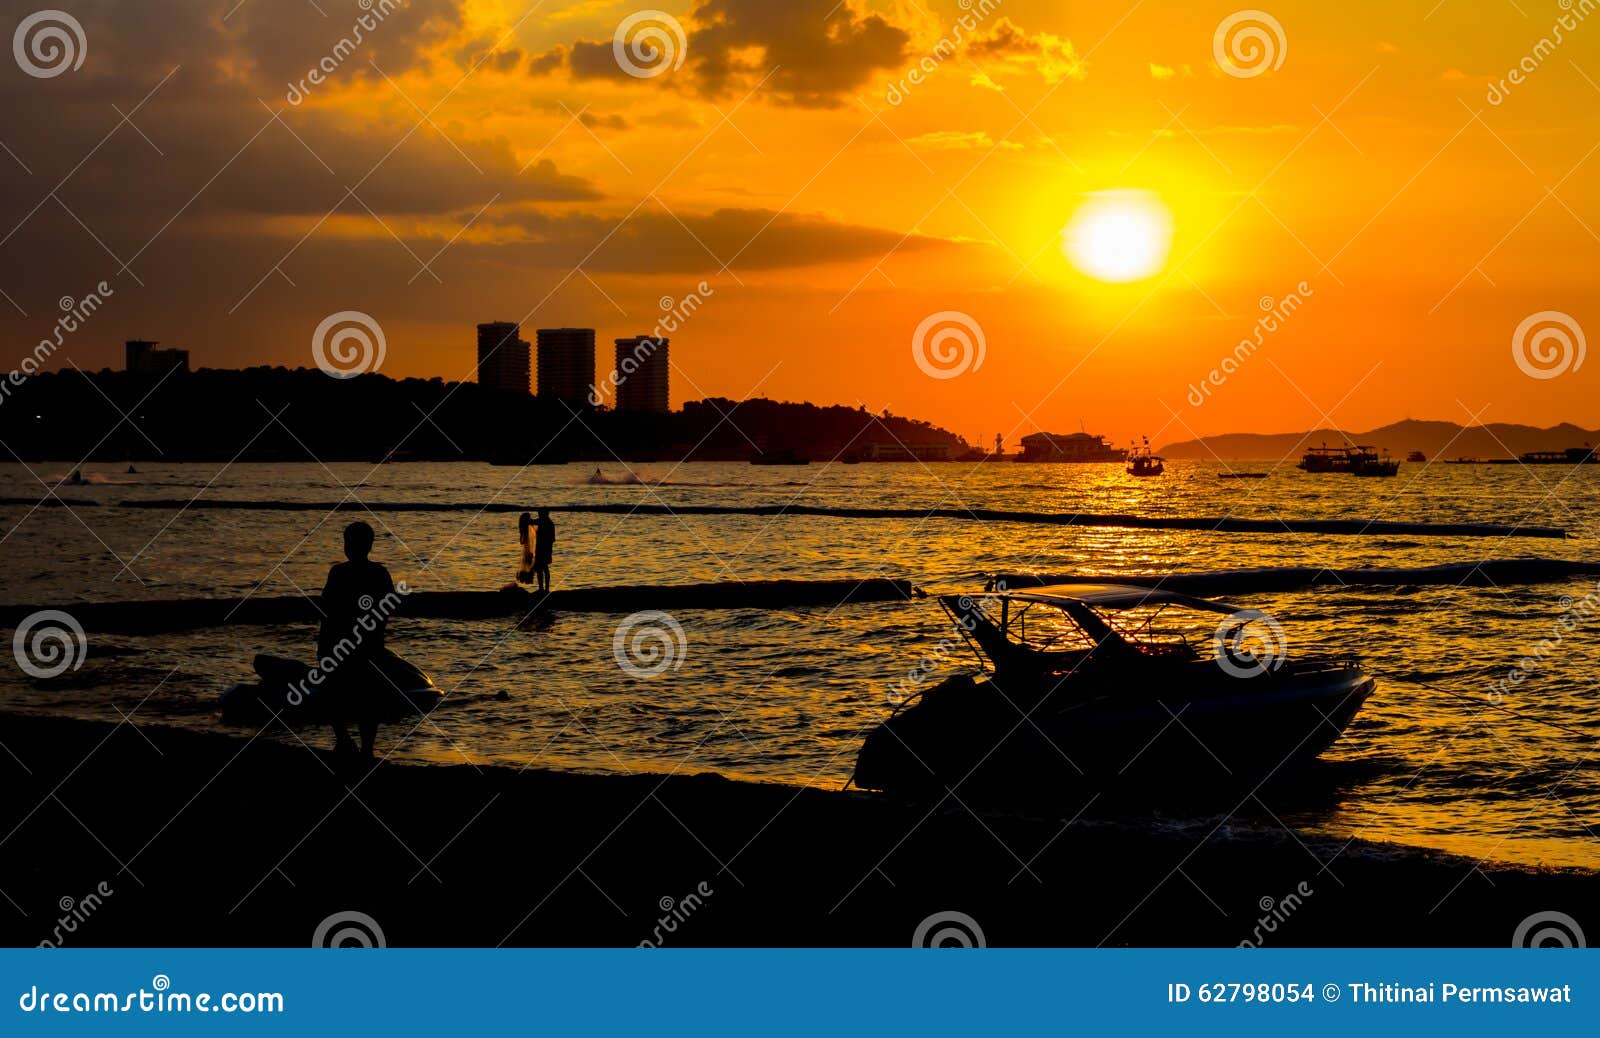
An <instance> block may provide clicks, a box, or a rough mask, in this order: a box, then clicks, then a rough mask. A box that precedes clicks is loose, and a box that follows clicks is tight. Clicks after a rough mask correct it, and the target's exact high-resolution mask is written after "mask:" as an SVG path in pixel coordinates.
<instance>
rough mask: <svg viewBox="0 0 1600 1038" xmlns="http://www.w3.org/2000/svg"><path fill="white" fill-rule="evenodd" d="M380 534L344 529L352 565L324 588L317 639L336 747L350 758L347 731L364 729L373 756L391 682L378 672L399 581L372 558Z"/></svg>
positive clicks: (334, 573)
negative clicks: (381, 699) (384, 687)
mask: <svg viewBox="0 0 1600 1038" xmlns="http://www.w3.org/2000/svg"><path fill="white" fill-rule="evenodd" d="M374 537H375V535H374V534H373V532H372V527H370V526H368V525H367V524H366V523H363V522H354V523H351V524H350V525H349V526H346V527H345V528H344V555H345V558H346V559H348V560H349V561H347V562H339V563H335V564H334V565H333V567H332V568H330V569H329V570H328V582H327V584H325V585H324V586H323V588H322V613H323V617H322V629H321V630H320V631H319V632H318V634H317V666H318V668H319V669H321V670H322V671H323V672H324V673H325V674H326V675H327V680H328V687H327V690H326V691H327V694H328V696H329V702H330V704H331V707H332V709H331V720H332V722H333V735H334V745H333V748H334V750H335V751H336V752H339V753H350V752H352V751H354V750H355V745H354V744H353V743H352V742H351V741H350V733H349V731H347V730H346V726H347V725H348V724H349V723H350V722H351V721H352V720H354V721H356V722H357V724H359V726H360V729H361V753H362V755H363V756H366V757H370V756H372V743H373V740H374V739H376V738H377V734H378V717H377V698H378V696H379V695H380V694H381V686H380V683H381V682H383V681H384V680H385V678H384V676H383V674H382V673H381V672H380V671H379V670H378V669H377V661H378V659H380V658H381V657H382V656H383V655H384V651H385V650H384V647H383V634H384V627H385V626H386V625H387V623H388V618H389V612H390V611H391V610H392V601H393V600H392V599H390V598H389V596H391V595H393V594H394V581H392V580H390V579H389V571H388V570H387V569H385V568H384V566H383V564H382V563H377V562H373V561H372V560H371V559H369V558H367V556H368V555H369V554H371V552H372V542H373V540H374Z"/></svg>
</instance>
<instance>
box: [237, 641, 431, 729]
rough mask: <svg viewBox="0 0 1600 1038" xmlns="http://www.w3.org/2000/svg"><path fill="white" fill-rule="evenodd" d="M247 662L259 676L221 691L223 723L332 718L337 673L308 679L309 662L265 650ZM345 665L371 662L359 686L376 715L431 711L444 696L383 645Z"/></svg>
mask: <svg viewBox="0 0 1600 1038" xmlns="http://www.w3.org/2000/svg"><path fill="white" fill-rule="evenodd" d="M251 665H252V667H253V668H254V669H255V672H256V677H257V678H259V679H260V680H259V681H255V682H250V683H247V684H239V685H234V686H233V687H232V688H230V689H228V690H227V691H226V692H224V693H222V698H221V699H220V701H219V703H218V705H219V706H220V707H221V708H222V721H223V723H224V724H237V725H245V726H249V727H257V728H259V727H262V726H264V725H266V724H267V723H269V722H270V721H272V719H273V718H274V717H278V718H280V719H282V721H283V722H284V723H285V724H287V725H289V727H291V728H303V727H305V726H306V725H311V724H326V723H327V722H329V721H331V720H333V715H332V711H331V709H330V706H329V701H328V693H327V689H328V687H329V685H330V684H332V683H335V681H336V679H330V680H329V681H325V682H322V683H320V684H316V683H313V682H312V681H311V671H312V668H311V667H309V666H307V665H306V664H304V663H301V662H300V661H299V660H292V659H286V658H285V657H282V656H269V655H266V654H264V653H263V654H261V655H259V656H257V657H256V658H255V659H254V661H252V664H251ZM344 666H346V667H352V668H354V667H368V668H371V670H372V673H371V675H370V680H369V681H364V682H363V683H362V686H363V690H364V692H365V694H367V695H369V696H371V704H370V706H371V709H372V711H373V713H374V714H375V715H376V716H377V717H378V719H379V720H383V721H394V720H399V719H402V718H406V717H411V716H414V715H416V714H427V713H430V712H431V711H432V710H433V708H434V707H436V706H438V705H439V702H440V700H442V699H443V698H444V693H443V692H440V691H439V689H438V687H437V686H436V685H434V683H433V679H432V678H430V677H428V675H427V674H425V673H424V672H423V671H422V669H421V668H419V667H417V666H416V665H415V664H413V663H411V662H409V661H407V660H404V659H401V658H400V657H399V656H396V655H395V654H394V653H392V652H390V651H388V650H387V649H385V650H383V651H382V652H381V653H380V654H378V655H377V656H376V657H374V658H373V659H371V660H367V661H357V660H350V661H347V662H346V663H345V664H344Z"/></svg>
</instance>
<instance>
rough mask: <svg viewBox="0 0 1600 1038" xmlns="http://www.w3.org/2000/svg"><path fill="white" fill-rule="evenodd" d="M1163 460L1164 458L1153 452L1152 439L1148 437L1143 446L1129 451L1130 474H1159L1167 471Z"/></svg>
mask: <svg viewBox="0 0 1600 1038" xmlns="http://www.w3.org/2000/svg"><path fill="white" fill-rule="evenodd" d="M1163 461H1165V459H1164V458H1162V457H1161V456H1160V455H1158V454H1154V453H1152V452H1151V450H1150V439H1149V437H1146V438H1145V441H1144V446H1143V447H1135V448H1133V450H1131V451H1129V452H1128V475H1130V476H1159V475H1161V473H1163V472H1165V471H1166V466H1165V465H1164V464H1162V462H1163Z"/></svg>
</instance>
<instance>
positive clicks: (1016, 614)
mask: <svg viewBox="0 0 1600 1038" xmlns="http://www.w3.org/2000/svg"><path fill="white" fill-rule="evenodd" d="M939 604H940V605H941V606H943V607H944V609H945V611H946V612H947V613H949V614H950V617H951V619H952V620H953V621H954V622H955V624H956V625H957V630H958V632H959V633H960V634H961V635H962V637H964V638H966V639H967V641H968V642H969V643H971V644H972V646H973V648H974V650H975V651H976V652H977V653H978V654H979V656H980V658H983V659H985V660H986V661H987V663H988V664H989V665H990V666H992V668H993V673H992V674H984V675H970V676H969V675H962V676H958V677H953V678H950V679H948V680H947V681H944V682H942V683H940V684H938V685H935V686H933V687H931V688H929V689H928V690H927V691H926V692H924V693H921V694H919V695H917V696H915V697H913V698H912V699H911V700H910V701H909V702H907V703H905V704H903V705H901V706H900V707H899V708H898V709H897V710H896V711H895V712H894V714H893V715H892V716H890V717H889V718H888V719H887V720H885V721H884V722H883V723H882V724H880V725H879V726H878V727H877V728H876V729H874V730H873V731H872V732H870V733H869V734H868V735H867V737H866V740H865V741H864V742H863V743H862V746H861V751H860V755H859V756H858V757H857V760H856V770H855V775H854V781H855V783H856V785H858V786H860V787H861V788H863V789H876V790H882V791H884V792H888V793H894V794H901V795H909V796H924V795H926V796H932V797H937V796H938V795H939V794H941V793H945V794H946V795H948V790H950V789H952V788H954V787H956V786H958V785H959V786H960V787H961V788H962V791H963V794H965V793H966V791H968V790H973V791H975V792H982V793H984V794H987V795H989V796H992V797H999V798H1019V797H1034V798H1038V797H1040V796H1045V797H1048V796H1049V795H1051V794H1053V793H1058V792H1060V791H1062V790H1064V789H1070V788H1072V787H1076V786H1080V785H1081V784H1082V783H1084V782H1085V781H1088V782H1090V783H1095V782H1098V781H1107V782H1116V783H1125V782H1145V783H1148V782H1153V783H1154V784H1155V785H1154V788H1155V789H1156V790H1157V791H1160V790H1172V791H1176V792H1180V793H1182V792H1188V791H1191V790H1193V789H1195V788H1196V787H1199V786H1203V785H1206V784H1212V785H1217V786H1223V785H1227V784H1229V783H1234V782H1238V781H1241V780H1246V781H1250V782H1252V783H1253V782H1254V781H1255V778H1256V777H1258V776H1262V775H1273V774H1277V773H1278V772H1279V769H1280V768H1285V767H1287V766H1291V765H1294V764H1302V763H1305V762H1307V761H1310V760H1311V759H1313V758H1315V757H1316V756H1317V755H1318V754H1320V753H1321V752H1322V751H1323V750H1325V749H1327V748H1328V747H1329V746H1330V745H1332V744H1333V742H1334V741H1335V740H1336V739H1338V738H1339V737H1340V735H1342V734H1343V733H1344V729H1345V727H1346V726H1347V725H1348V724H1349V723H1350V721H1351V719H1352V718H1353V717H1355V715H1356V712H1357V711H1359V710H1360V709H1361V706H1362V704H1363V703H1365V702H1366V700H1367V698H1368V697H1369V696H1370V695H1371V694H1372V691H1373V689H1374V688H1375V682H1374V681H1373V679H1372V677H1371V676H1370V675H1369V674H1368V673H1367V672H1366V671H1365V670H1363V669H1362V667H1361V664H1360V662H1359V660H1357V659H1355V658H1353V657H1346V656H1306V657H1302V658H1298V659H1287V660H1286V659H1285V658H1284V656H1283V651H1282V650H1283V638H1282V634H1281V632H1278V633H1277V634H1276V637H1275V638H1271V639H1269V638H1268V637H1266V636H1263V635H1261V634H1260V632H1254V635H1255V636H1254V638H1253V639H1252V633H1253V632H1252V630H1251V628H1250V626H1249V625H1251V624H1254V623H1258V622H1259V621H1260V620H1261V618H1262V617H1263V615H1264V614H1262V613H1260V612H1257V611H1255V610H1241V609H1240V608H1239V607H1237V606H1232V605H1224V604H1223V603H1221V602H1214V601H1211V600H1209V599H1204V598H1195V597H1192V596H1189V595H1182V594H1178V593H1176V592H1172V591H1165V590H1160V589H1156V588H1145V587H1128V586H1121V585H1116V584H1063V585H1058V586H1054V587H1041V588H1035V589H1031V590H1026V591H1003V592H998V593H994V594H985V595H977V594H974V595H959V596H958V595H948V596H944V597H941V598H940V599H939ZM1127 610H1137V611H1138V612H1137V613H1133V614H1129V613H1127V612H1126V611H1127ZM1168 610H1172V611H1174V612H1176V613H1177V614H1181V615H1179V616H1174V615H1173V613H1172V612H1168ZM1192 610H1198V611H1199V613H1198V615H1197V614H1196V613H1194V612H1191V611H1192ZM1146 612H1148V613H1150V614H1151V615H1150V617H1149V618H1148V619H1145V618H1143V617H1142V616H1141V615H1140V614H1141V613H1146ZM1206 613H1211V614H1221V615H1220V616H1213V617H1212V618H1211V619H1209V620H1207V619H1204V617H1205V614H1206ZM1029 614H1031V616H1030V615H1029ZM1113 616H1115V617H1117V618H1118V620H1120V621H1122V622H1117V621H1115V620H1113V619H1112V617H1113ZM1158 623H1159V624H1160V625H1161V626H1159V627H1158V626H1156V624H1158ZM1266 626H1267V627H1268V628H1274V627H1276V625H1275V624H1268V625H1266ZM1212 627H1215V629H1216V635H1215V638H1211V639H1207V638H1202V639H1199V644H1198V645H1196V644H1192V643H1191V641H1190V639H1189V638H1188V637H1186V636H1185V632H1192V631H1194V630H1195V629H1197V628H1206V629H1209V628H1212ZM1030 636H1031V637H1032V639H1033V640H1032V641H1029V640H1028V638H1029V637H1030ZM1202 647H1205V648H1209V649H1210V652H1209V654H1202V652H1201V651H1200V649H1201V648H1202ZM986 669H987V668H986ZM1019 710H1020V711H1022V713H1023V716H1024V717H1025V718H1026V719H1028V720H1029V721H1030V723H1028V724H1019V723H1018V721H1017V717H1018V711H1019ZM1174 717H1181V718H1182V720H1181V722H1180V723H1178V724H1176V725H1175V724H1173V722H1172V719H1173V718H1174ZM996 747H999V748H1000V749H999V752H996ZM969 780H970V781H969Z"/></svg>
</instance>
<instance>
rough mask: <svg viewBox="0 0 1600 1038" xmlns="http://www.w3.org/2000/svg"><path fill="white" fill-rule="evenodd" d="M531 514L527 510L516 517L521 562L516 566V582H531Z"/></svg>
mask: <svg viewBox="0 0 1600 1038" xmlns="http://www.w3.org/2000/svg"><path fill="white" fill-rule="evenodd" d="M532 531H533V516H531V515H529V514H528V513H527V512H523V513H522V515H520V516H518V517H517V540H518V541H519V542H521V544H522V562H521V564H520V565H518V566H517V583H519V584H531V583H533V542H532V536H531V535H532Z"/></svg>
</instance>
